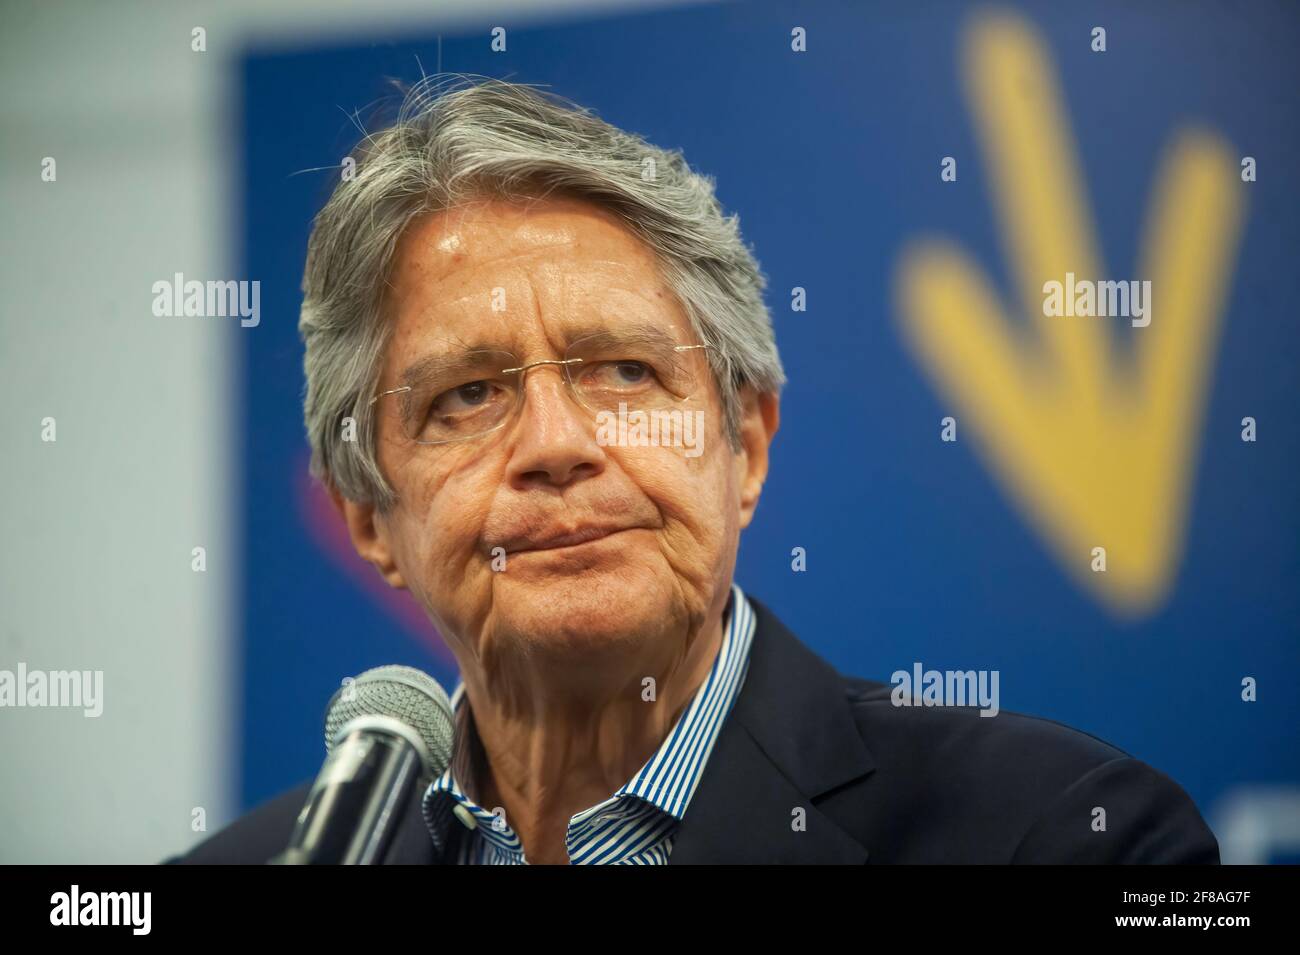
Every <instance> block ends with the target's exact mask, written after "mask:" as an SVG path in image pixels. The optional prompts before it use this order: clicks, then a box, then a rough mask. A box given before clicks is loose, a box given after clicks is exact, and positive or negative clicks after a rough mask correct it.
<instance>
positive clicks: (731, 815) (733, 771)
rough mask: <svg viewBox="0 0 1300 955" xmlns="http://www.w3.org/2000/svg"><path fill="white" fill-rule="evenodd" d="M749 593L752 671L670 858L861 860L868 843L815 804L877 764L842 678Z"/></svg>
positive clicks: (684, 861) (686, 862) (743, 861)
mask: <svg viewBox="0 0 1300 955" xmlns="http://www.w3.org/2000/svg"><path fill="white" fill-rule="evenodd" d="M749 601H750V603H751V604H752V605H753V607H754V611H755V615H756V617H757V621H756V627H755V630H754V642H753V646H752V647H751V648H750V660H749V672H748V673H747V674H746V676H745V684H744V686H743V687H742V688H741V691H740V696H739V697H738V698H737V700H736V703H735V707H734V709H733V710H732V712H731V715H730V716H729V717H728V718H727V721H726V723H725V724H724V725H723V728H722V731H721V733H720V734H719V735H718V740H717V743H716V744H715V745H714V749H713V752H712V753H711V754H710V756H709V761H708V764H707V765H706V766H705V769H704V774H703V776H702V777H701V779H700V784H699V788H698V789H697V790H696V791H695V795H694V797H693V798H692V800H691V804H690V806H688V807H687V810H686V815H685V818H684V819H683V820H682V824H681V827H680V828H679V829H678V831H677V835H676V837H675V838H674V840H673V849H672V852H671V854H670V855H669V863H670V864H674V865H691V864H698V863H741V864H747V863H748V864H752V863H790V864H799V863H814V862H816V863H832V864H834V863H841V864H861V863H863V862H865V861H867V856H868V852H867V849H866V848H865V847H864V846H863V845H862V844H861V843H859V842H858V841H857V840H856V839H854V838H853V837H852V836H850V835H849V834H848V833H846V832H845V831H844V830H843V829H841V828H840V827H839V826H838V825H836V824H835V822H834V821H833V820H831V819H830V817H828V816H826V815H824V814H823V813H822V812H820V811H819V810H818V809H817V807H816V806H815V805H814V801H815V800H816V799H817V798H818V797H819V796H821V795H823V794H824V793H827V792H829V791H831V790H832V789H836V788H838V787H840V786H843V785H845V784H847V783H851V782H853V781H855V780H858V779H861V778H862V777H864V776H866V775H867V774H869V773H871V772H872V770H873V769H874V762H873V760H872V758H871V754H870V752H869V751H868V750H867V748H866V745H865V744H864V743H863V742H862V738H861V736H860V735H859V734H858V730H857V726H856V724H855V723H854V721H853V716H852V713H851V712H850V710H849V706H848V702H847V700H846V698H845V691H844V681H843V678H841V677H840V675H839V674H838V673H836V672H835V670H834V669H832V668H831V667H830V666H829V665H828V664H827V663H825V662H824V661H823V660H821V659H820V658H819V657H817V656H816V655H815V654H814V653H813V652H812V651H811V650H809V649H808V648H807V647H805V646H804V645H803V644H802V643H800V642H799V640H798V639H797V638H796V637H795V636H794V634H792V633H791V632H790V631H789V630H787V629H786V628H785V626H784V625H783V624H782V623H781V622H780V621H779V620H778V619H777V618H776V617H775V616H774V615H773V614H772V612H771V611H770V610H768V609H767V608H766V607H764V606H763V605H762V604H761V603H759V602H758V601H757V600H755V599H753V598H752V597H750V598H749ZM801 817H802V823H803V827H802V829H801V828H799V826H798V825H797V822H798V821H799V820H800V818H801Z"/></svg>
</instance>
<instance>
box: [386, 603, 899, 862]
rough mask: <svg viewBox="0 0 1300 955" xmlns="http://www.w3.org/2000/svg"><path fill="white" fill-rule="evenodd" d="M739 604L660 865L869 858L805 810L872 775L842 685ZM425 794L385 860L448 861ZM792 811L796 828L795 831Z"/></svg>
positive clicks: (445, 840)
mask: <svg viewBox="0 0 1300 955" xmlns="http://www.w3.org/2000/svg"><path fill="white" fill-rule="evenodd" d="M746 596H747V597H748V600H749V603H750V605H751V606H752V607H753V608H754V613H755V615H756V618H757V620H756V626H755V629H754V637H753V644H752V646H751V647H750V651H749V654H750V656H749V671H748V673H747V674H746V676H745V682H744V685H743V686H742V687H741V690H740V695H739V696H738V697H737V699H736V702H735V705H734V708H733V709H732V711H731V714H730V715H729V716H728V718H727V720H726V722H725V723H724V724H723V726H722V730H721V732H720V733H719V734H718V739H717V742H716V743H715V744H714V748H713V752H712V753H711V754H710V756H709V760H708V763H707V765H706V766H705V769H704V773H703V775H702V777H701V779H700V783H699V788H698V789H697V790H696V791H695V795H694V797H693V798H692V799H691V804H690V806H689V807H688V808H687V811H686V816H685V818H684V819H683V821H682V823H681V826H680V828H679V829H678V830H677V834H676V836H675V837H674V839H673V849H672V852H671V853H670V855H669V860H668V861H669V864H670V865H690V864H699V863H742V864H746V863H748V864H752V863H763V862H782V863H791V864H799V863H812V862H831V863H845V864H861V863H863V862H866V861H867V856H868V852H867V849H866V848H865V847H864V846H863V845H862V844H861V843H859V842H858V841H857V840H856V839H854V838H853V837H852V836H851V835H849V834H848V833H847V832H845V831H844V830H843V829H841V828H840V827H839V826H838V825H836V823H835V822H833V821H832V820H831V819H830V817H829V816H826V815H825V814H823V813H822V812H820V811H819V810H818V809H817V807H816V806H815V805H813V803H814V801H815V800H816V799H817V798H818V797H820V796H822V795H824V794H825V793H828V792H830V791H831V790H833V789H837V788H839V787H840V786H843V785H846V784H848V783H851V782H854V781H856V780H859V779H861V778H863V777H864V776H866V775H868V774H869V773H871V772H872V771H873V770H874V769H875V762H874V760H873V759H872V757H871V753H870V752H869V751H868V749H867V747H866V744H865V743H863V741H862V737H861V736H860V734H859V733H858V729H857V725H856V723H855V722H854V720H853V714H852V712H851V711H850V709H849V705H848V700H847V698H846V696H845V685H844V679H843V677H841V676H840V675H839V674H838V673H837V672H836V671H835V670H834V669H833V668H832V667H831V666H830V665H829V664H828V663H826V662H825V661H824V660H822V659H821V658H820V657H818V656H817V655H816V654H814V653H813V652H812V651H811V650H809V649H808V648H807V647H806V646H804V645H803V643H801V642H800V641H799V639H798V638H797V637H795V635H794V634H793V633H791V632H790V631H789V630H788V629H786V627H785V625H784V624H782V623H781V621H780V620H778V619H777V618H776V616H775V615H774V614H773V613H772V611H770V610H769V609H768V608H767V607H766V606H765V605H763V604H762V603H761V602H760V601H758V600H756V599H754V597H753V595H752V594H747V595H746ZM423 794H424V790H423V789H421V790H420V791H419V792H418V793H417V795H416V796H415V798H413V799H411V800H409V803H408V807H407V813H406V817H405V818H404V820H403V824H402V827H401V829H400V830H399V832H398V834H397V837H396V839H395V841H394V845H393V846H392V848H391V849H390V851H389V853H388V856H387V858H386V860H385V861H386V862H387V863H388V864H407V865H409V864H435V865H436V864H451V863H453V862H454V861H455V860H456V858H457V853H458V850H459V843H460V837H461V834H462V833H464V832H466V831H467V830H465V828H464V826H462V825H460V824H459V823H457V822H456V821H455V820H454V819H452V818H451V814H450V812H448V813H447V814H446V816H445V817H443V818H439V819H437V820H436V823H437V824H436V826H434V827H432V828H433V829H434V831H435V838H434V839H433V840H431V839H430V829H431V827H430V826H426V821H425V820H424V818H423V815H422V812H421V801H422V800H421V797H422V796H423ZM799 810H802V829H796V828H795V825H794V824H795V822H796V820H797V819H798V818H799V816H798V811H799ZM438 837H441V838H438Z"/></svg>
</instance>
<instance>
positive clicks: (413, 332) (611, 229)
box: [387, 200, 694, 352]
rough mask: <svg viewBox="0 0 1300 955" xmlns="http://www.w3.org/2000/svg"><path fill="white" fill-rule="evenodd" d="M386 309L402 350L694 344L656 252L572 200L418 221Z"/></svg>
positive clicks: (462, 211)
mask: <svg viewBox="0 0 1300 955" xmlns="http://www.w3.org/2000/svg"><path fill="white" fill-rule="evenodd" d="M387 312H388V316H389V320H390V321H391V322H393V325H394V327H393V328H392V330H391V332H392V338H391V339H390V341H391V346H390V347H391V348H392V349H394V350H396V351H398V352H405V351H409V350H411V349H420V350H423V349H425V348H427V347H428V346H429V345H430V344H432V343H433V342H435V341H439V340H448V339H450V340H456V341H474V342H476V343H483V344H491V345H495V346H496V347H499V348H502V349H508V350H512V351H515V352H526V351H529V350H530V349H536V348H539V347H546V345H547V344H549V345H550V346H552V347H555V346H563V345H564V344H567V343H568V342H570V341H572V340H574V339H576V338H579V337H581V336H583V335H586V334H590V333H591V332H592V331H593V330H598V329H608V330H617V329H620V328H627V329H634V328H636V329H641V328H645V327H647V326H654V327H660V328H662V329H663V330H664V331H665V332H666V333H667V334H668V335H669V336H670V337H672V338H674V339H676V340H679V341H681V342H683V343H686V342H691V341H694V339H693V336H692V335H691V331H690V326H689V322H688V321H687V319H686V316H685V314H684V312H683V311H682V309H681V307H680V305H679V303H678V301H677V299H676V297H675V296H674V295H673V293H672V291H671V290H670V289H669V287H668V286H667V284H666V283H665V282H664V280H663V277H662V274H661V271H660V269H659V267H658V262H657V261H656V259H655V256H654V254H653V252H652V251H651V250H650V248H649V247H648V246H646V245H645V243H644V242H642V241H641V240H640V239H639V238H638V237H637V236H636V235H634V234H633V233H632V232H631V231H630V230H629V229H628V228H627V227H625V226H623V225H622V224H620V223H619V222H618V220H617V218H616V217H615V216H614V215H613V214H612V213H609V212H607V211H606V210H602V209H599V208H597V207H595V206H591V205H589V204H587V203H582V202H578V201H575V200H547V201H545V202H540V203H535V204H522V203H507V202H504V201H489V202H482V203H477V204H474V205H471V206H468V207H463V208H458V209H454V210H449V211H447V212H441V213H437V214H434V215H430V216H427V217H425V218H424V219H422V220H420V221H418V222H416V223H414V224H413V225H412V226H411V227H410V229H408V231H407V233H406V235H404V236H403V238H402V241H401V243H400V244H399V246H398V249H397V255H396V259H395V262H394V269H393V273H392V279H391V288H390V292H389V296H388V306H387Z"/></svg>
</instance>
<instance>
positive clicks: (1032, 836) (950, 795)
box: [182, 81, 1218, 864]
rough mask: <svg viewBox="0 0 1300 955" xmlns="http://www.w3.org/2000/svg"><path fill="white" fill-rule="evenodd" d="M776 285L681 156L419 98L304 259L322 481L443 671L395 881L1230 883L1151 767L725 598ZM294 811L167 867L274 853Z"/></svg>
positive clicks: (481, 95)
mask: <svg viewBox="0 0 1300 955" xmlns="http://www.w3.org/2000/svg"><path fill="white" fill-rule="evenodd" d="M762 289H763V279H762V277H761V273H760V272H759V269H758V266H757V264H756V262H755V261H754V259H753V257H752V256H751V255H750V253H749V251H748V250H747V248H746V247H745V245H744V243H743V241H742V239H741V236H740V234H739V229H738V225H737V222H736V220H735V218H734V217H732V218H727V217H725V216H724V215H723V214H722V211H721V209H720V207H719V205H718V203H717V201H716V200H715V198H714V196H713V190H712V186H711V184H710V182H709V181H708V180H707V179H705V178H703V177H701V176H699V175H698V174H696V173H694V172H692V171H691V170H690V169H689V167H688V166H687V165H686V164H685V162H684V161H683V159H682V158H681V156H680V155H678V154H675V153H670V152H665V151H663V150H661V149H657V148H655V147H653V146H651V145H649V144H647V143H646V142H644V141H643V140H641V139H639V138H637V137H635V136H632V135H629V134H627V133H624V132H621V131H619V130H617V129H615V128H613V127H611V126H609V125H608V124H606V123H604V122H602V121H600V120H599V119H598V118H596V117H595V116H593V115H591V114H590V113H589V112H586V111H584V110H581V109H577V108H574V107H572V106H571V105H569V104H566V103H564V102H562V101H559V100H557V99H555V98H553V97H549V96H545V95H542V94H539V93H537V92H536V91H534V90H532V89H529V88H527V87H524V86H519V85H515V84H510V83H504V82H496V81H489V82H482V83H478V84H470V85H457V86H453V87H450V88H449V87H446V86H440V85H438V84H423V85H421V86H420V87H417V88H416V89H415V90H414V91H413V92H412V93H411V94H410V96H409V98H408V100H407V102H406V104H405V106H404V107H403V109H402V112H401V114H400V116H399V118H398V120H397V122H396V124H395V125H393V126H392V127H391V128H389V129H387V130H385V131H383V132H380V133H378V134H376V135H373V136H370V137H368V138H367V140H366V142H365V144H364V148H363V149H362V151H361V154H360V155H359V156H358V157H357V165H356V174H355V176H354V177H352V178H349V179H345V180H344V181H342V182H340V183H339V185H338V187H337V189H336V190H335V191H334V194H333V196H332V198H331V199H330V200H329V203H328V204H327V205H326V206H325V208H324V210H323V211H322V212H321V214H320V216H319V217H318V219H317V221H316V224H315V228H314V231H313V233H312V237H311V242H310V249H309V253H308V259H307V268H306V276H305V279H304V290H305V298H304V302H303V306H302V320H301V326H300V327H301V331H302V334H303V337H304V340H305V342H306V349H307V355H306V373H307V398H306V421H307V429H308V433H309V436H310V439H311V444H312V450H313V454H314V458H313V460H314V469H315V472H316V474H317V476H318V477H319V478H320V479H321V480H322V481H323V482H324V484H325V485H326V486H327V487H328V488H329V490H330V492H331V494H332V495H333V498H334V501H335V503H336V504H337V507H338V510H339V512H340V514H341V515H342V517H343V519H344V520H345V521H346V523H347V527H348V530H349V532H350V534H351V538H352V541H353V543H354V545H355V547H356V550H357V552H358V553H359V554H360V555H361V556H362V557H363V558H365V560H367V561H368V562H369V563H370V564H372V565H373V566H374V568H375V569H376V570H377V571H378V572H379V573H380V574H381V575H382V576H383V578H384V579H385V580H386V581H387V582H388V583H389V584H390V585H391V586H393V587H401V588H406V589H408V590H409V591H410V592H411V593H412V594H413V595H414V596H415V598H416V599H417V600H418V601H419V602H420V604H421V606H423V608H424V609H425V610H426V611H427V613H428V616H429V619H430V620H431V621H432V622H433V624H434V625H435V626H436V627H437V629H438V632H439V633H440V634H441V635H442V636H443V638H444V639H445V640H446V641H447V643H448V645H449V647H450V649H451V650H452V652H453V653H454V655H455V657H456V659H457V661H458V663H459V664H460V668H461V675H462V683H461V684H460V685H459V686H458V687H457V688H456V691H455V693H454V694H453V704H454V706H455V711H456V717H457V734H456V743H455V751H454V756H453V760H452V764H451V767H450V768H449V769H448V770H447V772H446V773H444V774H443V776H442V777H441V778H440V779H437V780H434V781H433V783H432V785H430V786H429V787H428V788H427V789H425V790H423V791H421V792H420V793H419V794H418V801H413V802H412V804H411V805H409V806H407V807H405V816H404V821H403V826H402V829H401V832H400V834H399V837H398V838H397V840H396V841H395V844H394V848H393V850H392V851H391V853H390V855H389V857H388V859H387V861H389V862H421V863H430V862H438V863H471V864H474V863H532V864H537V863H621V864H632V863H652V864H663V863H668V862H670V861H671V862H674V863H682V862H829V863H862V862H866V861H871V862H1002V863H1005V862H1056V861H1077V862H1082V861H1136V862H1194V861H1199V862H1216V861H1217V860H1218V847H1217V844H1216V842H1215V839H1214V837H1213V835H1212V834H1211V833H1210V832H1209V830H1208V829H1207V828H1206V826H1205V824H1204V823H1203V822H1202V820H1201V818H1200V816H1199V815H1198V813H1197V811H1196V809H1195V807H1194V806H1193V804H1192V802H1191V801H1190V800H1189V799H1188V797H1187V796H1186V794H1185V793H1184V792H1183V791H1182V790H1181V789H1180V788H1179V787H1178V786H1177V785H1176V784H1174V783H1173V782H1172V781H1171V780H1169V779H1168V778H1167V777H1165V776H1163V775H1161V774H1160V773H1158V772H1156V771H1155V770H1153V769H1151V768H1150V767H1148V766H1146V765H1144V764H1143V763H1141V762H1138V761H1137V760H1135V759H1133V758H1131V757H1129V756H1127V755H1126V754H1125V753H1122V752H1120V751H1119V750H1117V749H1115V748H1113V747H1111V746H1109V745H1107V744H1106V743H1103V742H1101V741H1099V740H1097V739H1094V738H1093V737H1090V736H1086V735H1084V734H1082V733H1078V732H1075V731H1073V730H1070V729H1067V728H1065V727H1062V726H1060V725H1058V724H1055V723H1051V722H1048V721H1044V720H1037V719H1034V718H1030V717H1025V716H1020V715H1016V714H1013V713H1001V714H999V715H998V716H997V718H996V719H981V718H979V712H978V711H977V710H975V709H973V708H968V707H941V708H912V707H897V706H895V705H893V702H892V701H891V692H890V687H889V686H888V685H884V684H880V683H874V682H869V681H866V680H859V679H854V678H850V677H845V676H841V675H840V674H838V673H836V672H835V670H834V669H832V668H831V667H830V666H829V665H828V664H826V663H825V662H823V661H822V660H821V659H819V658H818V657H817V656H815V655H814V654H813V653H812V652H811V651H809V650H808V649H807V648H806V647H804V646H803V645H802V644H801V643H800V642H799V641H798V640H797V639H796V638H795V637H794V636H793V635H792V634H791V633H790V632H789V631H788V630H787V629H786V628H785V627H784V626H783V625H782V624H781V623H780V622H779V621H778V620H777V619H776V618H775V617H774V616H773V615H772V614H771V612H770V611H768V610H767V609H766V608H765V607H764V606H763V605H762V603H760V602H759V601H758V600H755V599H753V598H752V597H749V596H747V595H746V594H745V593H743V592H742V591H741V589H740V588H739V587H738V586H737V585H736V584H735V583H734V581H733V579H732V578H733V570H734V567H735V562H736V553H737V548H738V545H739V539H740V533H741V531H742V530H743V529H744V528H745V527H746V526H748V524H749V523H750V521H751V520H752V519H753V516H754V511H755V508H756V507H757V505H758V500H759V495H760V493H761V491H762V488H763V482H764V478H765V476H766V474H767V468H768V453H769V447H770V445H771V442H772V438H773V435H774V434H775V433H776V430H777V423H778V418H779V413H778V407H779V405H778V396H779V391H780V388H781V386H782V384H783V382H784V373H783V371H782V367H781V363H780V360H779V357H778V354H777V350H776V346H775V342H774V339H773V333H772V327H771V321H770V319H769V316H768V314H767V312H766V309H765V307H764V305H763V301H762ZM848 624H849V621H848V620H846V625H848ZM305 792H306V785H304V786H300V787H298V788H297V789H294V790H291V791H289V792H288V793H286V794H284V795H282V796H281V797H279V798H277V799H276V800H274V801H272V802H270V803H268V804H267V805H266V806H263V807H262V808H260V809H259V810H257V811H255V812H253V813H252V814H250V815H249V816H247V817H245V818H244V819H242V820H239V821H238V822H236V823H235V824H234V825H232V826H231V827H230V828H228V829H226V830H225V831H223V832H221V833H218V834H217V835H215V836H214V837H212V838H211V839H209V840H208V841H207V842H205V843H204V844H202V845H201V846H199V847H198V848H197V849H195V850H193V851H192V852H191V853H189V855H187V856H185V857H184V859H183V860H182V861H187V862H260V861H265V860H266V859H268V858H270V857H271V856H274V855H275V854H276V853H278V852H279V851H280V849H282V848H283V847H284V845H285V843H286V842H287V840H288V838H289V834H290V831H291V829H292V826H293V822H294V816H295V814H296V812H297V810H298V809H299V808H300V807H301V805H302V803H303V798H304V795H305ZM1097 806H1103V807H1105V808H1106V811H1107V814H1108V816H1107V819H1108V823H1107V825H1106V826H1104V827H1103V828H1101V829H1098V827H1097V826H1096V825H1094V824H1093V823H1094V820H1095V814H1094V807H1097Z"/></svg>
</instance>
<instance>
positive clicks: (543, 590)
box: [493, 565, 679, 653]
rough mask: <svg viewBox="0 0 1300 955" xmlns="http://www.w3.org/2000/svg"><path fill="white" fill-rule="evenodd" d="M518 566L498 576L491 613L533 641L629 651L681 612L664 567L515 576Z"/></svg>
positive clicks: (572, 647) (558, 646)
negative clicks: (654, 570) (653, 570)
mask: <svg viewBox="0 0 1300 955" xmlns="http://www.w3.org/2000/svg"><path fill="white" fill-rule="evenodd" d="M516 568H517V565H516V567H512V568H511V569H510V570H507V571H506V572H504V573H502V574H500V575H498V577H497V578H496V579H495V580H494V587H493V615H494V616H495V617H496V620H497V623H498V625H499V626H501V627H502V628H503V629H505V630H509V631H513V632H515V633H518V634H520V635H522V636H523V637H524V638H525V639H527V640H528V641H529V642H530V643H534V644H537V645H546V646H550V647H553V648H555V649H557V650H558V649H566V650H583V651H588V652H591V653H599V652H600V651H602V650H608V649H611V648H618V647H621V648H623V649H626V648H627V647H628V645H629V644H635V643H640V642H641V641H643V640H645V639H646V638H647V636H649V635H651V634H653V633H657V632H658V631H660V630H663V629H665V628H666V627H670V626H672V623H673V621H674V620H675V619H676V618H677V617H678V616H679V608H674V606H673V602H674V600H675V598H674V596H673V594H674V593H675V588H674V587H673V586H672V585H671V582H670V581H668V580H667V579H665V578H664V576H663V574H664V571H660V572H659V573H654V572H651V571H650V570H649V569H645V570H641V571H637V570H636V569H635V568H633V567H630V566H627V565H623V566H620V567H617V568H614V567H610V568H594V567H593V568H587V569H585V570H583V571H582V572H578V573H574V572H567V571H560V572H553V573H541V572H534V571H530V572H528V573H519V574H513V571H514V570H515V569H516ZM539 569H540V568H539Z"/></svg>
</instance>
